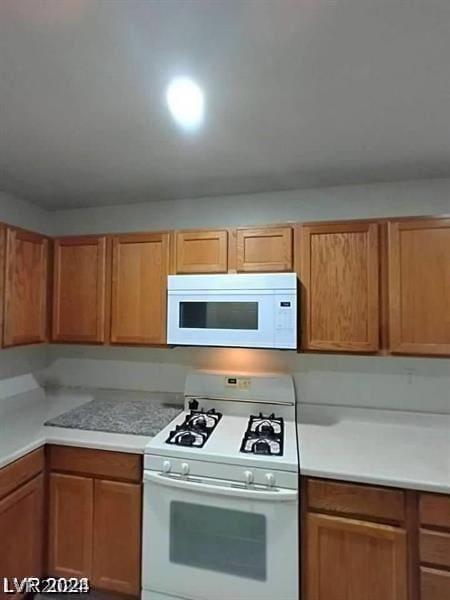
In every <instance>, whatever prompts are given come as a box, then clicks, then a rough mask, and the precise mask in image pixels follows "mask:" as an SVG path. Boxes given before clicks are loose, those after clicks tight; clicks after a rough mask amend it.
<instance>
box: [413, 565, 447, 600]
mask: <svg viewBox="0 0 450 600" xmlns="http://www.w3.org/2000/svg"><path fill="white" fill-rule="evenodd" d="M420 590H421V600H450V573H448V572H447V571H438V570H436V569H426V568H422V569H420Z"/></svg>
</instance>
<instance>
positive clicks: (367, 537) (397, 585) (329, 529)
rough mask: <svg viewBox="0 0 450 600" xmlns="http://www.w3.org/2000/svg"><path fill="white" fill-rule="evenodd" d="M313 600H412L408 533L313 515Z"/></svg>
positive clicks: (309, 588) (310, 590)
mask: <svg viewBox="0 0 450 600" xmlns="http://www.w3.org/2000/svg"><path fill="white" fill-rule="evenodd" d="M306 539H307V546H306V556H307V572H306V582H307V585H306V587H307V598H308V600H344V599H345V600H347V599H348V600H350V599H355V600H356V599H360V598H365V599H367V600H369V599H370V600H381V599H383V600H407V597H408V592H407V589H408V576H407V552H406V532H405V531H404V530H402V529H400V528H396V527H391V526H389V525H381V524H378V523H367V522H364V521H357V520H353V519H344V518H340V517H333V516H328V515H319V514H308V516H307V531H306Z"/></svg>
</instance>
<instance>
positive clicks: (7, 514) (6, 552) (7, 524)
mask: <svg viewBox="0 0 450 600" xmlns="http://www.w3.org/2000/svg"><path fill="white" fill-rule="evenodd" d="M43 482H44V478H43V475H38V476H37V477H35V478H34V479H32V480H31V481H29V482H28V483H26V484H25V485H23V486H21V487H19V488H18V489H16V491H15V492H12V493H11V494H9V495H8V496H6V497H5V498H3V500H1V501H0V540H1V547H0V574H1V577H8V578H13V577H17V578H18V580H19V581H20V580H21V579H22V578H24V577H41V576H42V550H43V540H42V527H43V525H42V524H43V489H44V486H43ZM2 583H3V582H2ZM10 597H11V596H10V595H9V594H6V593H5V592H4V589H3V585H2V588H1V590H0V598H2V599H3V598H10Z"/></svg>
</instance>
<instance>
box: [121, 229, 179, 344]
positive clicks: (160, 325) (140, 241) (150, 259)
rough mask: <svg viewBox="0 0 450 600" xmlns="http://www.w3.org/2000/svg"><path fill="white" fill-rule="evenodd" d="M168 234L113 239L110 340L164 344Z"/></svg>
mask: <svg viewBox="0 0 450 600" xmlns="http://www.w3.org/2000/svg"><path fill="white" fill-rule="evenodd" d="M168 272H169V234H167V233H162V234H157V233H155V234H147V235H144V234H143V235H140V234H139V235H122V236H117V237H114V238H113V269H112V313H111V317H112V321H111V341H112V342H115V343H131V344H165V343H166V320H167V317H166V310H167V301H166V292H167V275H168Z"/></svg>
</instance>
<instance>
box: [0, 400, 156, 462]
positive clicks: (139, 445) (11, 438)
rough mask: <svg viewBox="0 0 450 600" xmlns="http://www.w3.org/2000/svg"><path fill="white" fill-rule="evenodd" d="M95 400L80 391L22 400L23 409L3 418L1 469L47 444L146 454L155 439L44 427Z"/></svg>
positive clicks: (19, 407) (0, 437) (0, 442)
mask: <svg viewBox="0 0 450 600" xmlns="http://www.w3.org/2000/svg"><path fill="white" fill-rule="evenodd" d="M92 399H93V394H92V393H90V392H81V391H79V390H76V391H61V392H58V393H53V394H52V393H50V394H47V396H46V397H43V398H40V399H38V400H36V399H29V400H20V406H17V407H15V408H13V409H10V410H8V411H7V412H6V413H4V414H2V415H0V468H1V467H3V466H5V465H7V464H8V463H10V462H12V461H13V460H16V459H18V458H20V457H21V456H24V455H25V454H27V453H28V452H31V451H32V450H35V449H36V448H39V447H40V446H43V445H44V444H63V445H65V446H80V447H83V448H98V449H103V450H116V451H120V452H133V453H139V454H143V452H144V448H145V445H146V444H147V443H148V442H149V441H150V439H151V438H150V437H147V436H142V435H127V434H123V433H104V432H101V431H84V430H81V429H67V428H63V427H46V426H44V425H43V423H44V422H45V421H47V420H48V419H50V418H52V417H56V416H57V415H59V414H61V413H64V412H66V411H68V410H70V409H72V408H76V407H77V406H80V405H81V404H84V403H86V402H89V401H90V400H92ZM14 400H15V399H14V398H13V399H12V402H14Z"/></svg>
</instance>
